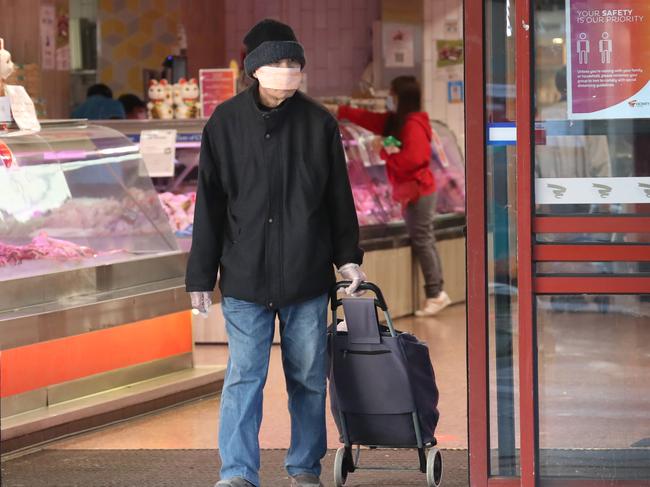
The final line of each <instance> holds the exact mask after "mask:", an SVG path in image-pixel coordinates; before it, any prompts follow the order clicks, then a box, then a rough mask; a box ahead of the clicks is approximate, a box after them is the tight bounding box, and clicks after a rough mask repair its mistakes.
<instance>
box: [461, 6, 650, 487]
mask: <svg viewBox="0 0 650 487" xmlns="http://www.w3.org/2000/svg"><path fill="white" fill-rule="evenodd" d="M516 4H517V8H516V14H515V20H514V22H513V28H514V29H515V30H516V52H515V62H516V71H517V75H516V85H517V86H516V93H517V100H516V117H517V122H518V123H517V174H518V175H519V176H518V181H517V205H518V206H517V260H518V266H517V269H518V271H517V272H518V276H517V280H518V286H519V290H518V296H519V312H518V321H519V323H518V326H519V383H520V386H519V389H520V391H519V392H520V404H519V413H520V414H519V417H520V438H519V440H520V466H521V477H513V478H504V477H491V476H490V475H489V472H490V468H489V451H490V445H489V423H488V421H489V410H488V409H489V408H488V405H489V401H488V398H489V391H488V384H489V379H488V359H489V357H488V334H487V328H488V294H487V275H488V272H487V271H488V269H487V262H488V260H487V215H486V189H485V182H486V179H485V176H486V166H485V164H486V157H485V148H486V140H485V134H486V130H485V122H486V120H485V59H484V54H485V44H484V40H485V39H484V38H485V21H484V19H485V15H484V1H483V0H465V9H464V30H465V32H464V40H465V84H466V90H465V93H466V99H465V102H466V103H465V114H466V117H465V130H466V134H465V140H466V141H467V142H466V151H465V153H466V161H467V162H466V173H467V176H466V184H467V187H468V189H471V190H469V191H467V301H468V306H467V365H468V444H469V479H470V485H471V486H472V487H484V486H502V487H514V486H521V487H536V486H537V485H538V484H539V482H538V479H537V473H538V466H537V451H538V448H537V436H538V435H537V379H536V367H537V365H536V349H537V343H536V329H535V315H534V313H535V306H534V300H535V295H538V294H570V293H597V294H628V293H631V294H641V293H650V278H641V277H634V276H630V277H591V276H590V277H537V276H535V275H534V265H535V262H538V261H539V262H561V261H566V260H569V259H571V260H590V261H625V260H635V261H641V260H644V261H647V260H648V259H649V258H648V253H647V246H646V247H645V248H641V247H640V246H633V245H630V246H626V247H624V248H623V247H620V246H613V245H589V246H588V248H585V246H581V245H563V246H562V247H561V248H559V246H558V245H535V244H534V238H533V236H534V234H535V233H563V232H565V233H566V232H569V233H570V232H580V233H590V232H593V233H598V232H621V233H622V232H630V233H634V232H638V233H643V232H647V229H648V228H650V217H645V216H633V217H630V216H620V217H611V216H604V217H536V216H535V215H534V209H535V206H534V202H533V197H534V195H533V188H534V184H533V182H534V179H533V170H532V168H533V163H534V152H533V151H534V143H535V141H534V138H533V137H534V130H533V120H534V117H533V113H534V112H533V99H532V96H531V93H533V89H534V85H533V82H534V81H533V80H534V77H533V71H532V69H533V64H532V55H531V54H532V52H533V47H534V46H533V32H532V26H533V22H532V0H516ZM479 113H480V114H481V116H479V115H478V114H479ZM521 175H527V176H526V177H521ZM623 249H626V250H623ZM560 251H561V253H560ZM477 276H480V277H477ZM542 484H543V486H544V487H560V486H561V487H574V486H575V487H583V486H584V487H587V486H589V487H592V486H593V487H599V486H605V485H607V486H613V487H641V486H642V485H647V481H644V480H639V481H634V480H592V479H544V481H543V483H542Z"/></svg>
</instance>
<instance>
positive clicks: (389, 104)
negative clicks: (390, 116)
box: [386, 95, 397, 112]
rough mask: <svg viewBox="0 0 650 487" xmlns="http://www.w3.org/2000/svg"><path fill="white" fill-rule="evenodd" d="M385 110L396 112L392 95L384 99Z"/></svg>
mask: <svg viewBox="0 0 650 487" xmlns="http://www.w3.org/2000/svg"><path fill="white" fill-rule="evenodd" d="M386 110H388V111H389V112H395V111H397V107H396V106H395V98H393V96H392V95H388V96H387V97H386Z"/></svg>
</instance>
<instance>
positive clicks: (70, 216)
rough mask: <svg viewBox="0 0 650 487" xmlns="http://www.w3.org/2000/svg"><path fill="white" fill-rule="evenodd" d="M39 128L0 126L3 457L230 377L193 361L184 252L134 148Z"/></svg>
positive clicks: (95, 134)
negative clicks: (111, 414) (108, 414)
mask: <svg viewBox="0 0 650 487" xmlns="http://www.w3.org/2000/svg"><path fill="white" fill-rule="evenodd" d="M42 126H43V130H41V131H40V132H37V133H24V132H19V131H14V132H11V131H4V132H0V369H1V370H2V371H3V375H2V387H0V410H1V411H2V413H1V416H2V436H3V445H2V451H3V452H4V451H9V450H13V449H17V448H21V447H23V446H26V445H29V444H31V443H33V442H34V441H42V439H43V438H44V437H48V435H54V436H55V435H56V431H58V430H57V427H59V426H62V425H64V424H65V425H67V426H66V428H68V429H69V430H70V431H74V430H75V429H78V428H84V427H87V425H88V424H91V423H93V424H95V423H97V424H100V423H101V418H102V417H103V416H101V415H100V417H95V415H96V414H98V411H100V410H101V411H108V410H112V408H114V409H115V410H120V411H127V409H123V408H124V407H126V406H125V405H127V404H130V402H129V401H131V402H132V401H134V399H133V397H134V396H133V394H135V392H134V391H140V392H138V394H140V393H142V394H145V395H147V397H149V398H151V397H156V398H159V399H160V401H167V403H168V404H171V403H173V401H174V400H175V399H174V397H173V395H172V394H171V392H170V391H171V390H174V391H176V392H178V391H183V398H184V399H182V400H185V399H187V397H186V396H188V394H189V396H192V395H194V394H195V393H196V394H204V393H205V391H198V389H197V391H194V389H195V388H196V387H197V384H198V383H200V384H201V387H203V386H204V385H205V384H208V383H209V384H213V385H214V384H217V382H218V381H219V380H221V379H222V373H221V371H217V370H212V369H209V370H208V369H205V370H201V371H200V372H197V371H196V370H195V369H194V367H193V364H194V359H193V340H192V321H191V313H190V311H189V309H190V303H189V299H188V297H187V293H185V290H184V275H185V266H186V252H184V251H183V250H182V249H181V248H180V247H179V243H178V241H177V239H176V238H175V236H174V232H173V230H172V228H171V226H170V224H169V220H168V218H167V215H166V213H165V210H164V209H163V206H162V204H161V201H160V199H159V196H158V193H157V192H156V190H155V189H154V186H153V184H152V181H151V178H150V177H149V175H148V173H147V170H146V167H145V165H144V162H143V160H142V158H141V157H140V153H139V151H138V146H137V145H135V144H134V143H133V142H131V141H130V140H129V139H128V138H126V137H125V136H124V135H123V134H121V133H119V132H117V131H115V130H113V129H110V128H106V127H102V126H97V125H90V124H86V123H85V122H75V121H69V122H62V123H55V124H52V123H48V122H47V121H46V122H43V123H42ZM153 379H155V381H156V382H147V381H150V380H153ZM197 381H198V382H197ZM135 384H142V387H140V386H138V385H135ZM163 384H164V386H163ZM127 385H129V386H130V387H128V388H125V387H124V386H127ZM206 387H207V386H206ZM120 388H122V389H120ZM120 391H122V392H120ZM190 391H193V392H190ZM143 397H144V396H143ZM143 400H144V399H143ZM179 400H180V399H179ZM156 404H158V403H154V402H152V403H151V405H150V406H147V407H149V408H154V409H155V407H156ZM120 408H122V409H120ZM129 411H130V410H129ZM26 413H28V414H26ZM120 414H124V415H128V414H131V413H127V412H124V413H120ZM54 426H56V427H54ZM46 432H49V433H46ZM44 435H45V436H44Z"/></svg>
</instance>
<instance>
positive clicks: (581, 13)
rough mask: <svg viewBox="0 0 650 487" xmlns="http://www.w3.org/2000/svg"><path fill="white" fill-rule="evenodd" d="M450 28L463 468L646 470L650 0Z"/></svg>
mask: <svg viewBox="0 0 650 487" xmlns="http://www.w3.org/2000/svg"><path fill="white" fill-rule="evenodd" d="M465 25H466V32H465V43H466V58H467V72H466V76H465V77H466V80H467V84H468V90H467V105H466V106H467V111H468V112H467V117H466V119H467V134H466V139H467V140H468V145H467V151H466V153H467V172H468V177H467V184H468V192H467V194H468V202H467V203H468V302H469V303H468V352H469V353H468V357H469V358H468V360H469V381H468V384H469V395H470V397H469V400H470V408H469V415H470V429H469V437H470V438H469V439H470V441H469V444H470V483H471V485H473V486H474V485H476V486H478V485H504V486H505V485H525V486H530V487H533V486H537V485H540V486H572V485H576V486H582V485H584V486H598V485H603V486H604V485H614V486H616V485H625V486H636V485H638V486H641V485H650V386H649V385H648V378H649V377H650V352H649V351H650V120H649V119H650V66H648V67H646V66H645V64H646V63H650V42H648V40H650V39H646V37H650V2H647V1H645V0H625V1H624V2H622V1H620V0H537V1H533V0H521V1H520V0H518V1H517V2H516V10H515V2H514V1H509V0H483V1H480V2H479V1H477V2H469V1H468V2H466V4H465ZM646 51H648V52H646ZM470 87H473V89H471V88H470Z"/></svg>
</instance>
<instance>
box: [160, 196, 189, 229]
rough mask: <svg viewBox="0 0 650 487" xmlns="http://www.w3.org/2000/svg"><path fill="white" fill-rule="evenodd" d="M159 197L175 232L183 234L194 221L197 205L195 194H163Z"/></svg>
mask: <svg viewBox="0 0 650 487" xmlns="http://www.w3.org/2000/svg"><path fill="white" fill-rule="evenodd" d="M158 197H159V198H160V202H161V203H162V205H163V208H164V209H165V213H167V217H168V218H169V223H170V224H171V226H172V229H173V230H174V231H175V232H182V231H183V230H186V229H187V228H188V227H189V226H190V225H191V224H192V222H193V221H194V205H195V203H196V193H195V192H191V193H186V194H174V193H161V194H159V195H158Z"/></svg>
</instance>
